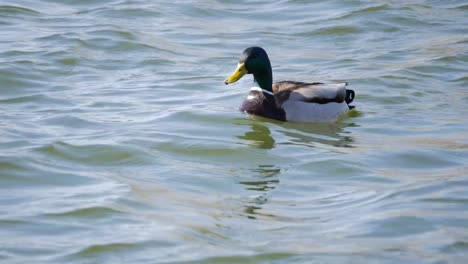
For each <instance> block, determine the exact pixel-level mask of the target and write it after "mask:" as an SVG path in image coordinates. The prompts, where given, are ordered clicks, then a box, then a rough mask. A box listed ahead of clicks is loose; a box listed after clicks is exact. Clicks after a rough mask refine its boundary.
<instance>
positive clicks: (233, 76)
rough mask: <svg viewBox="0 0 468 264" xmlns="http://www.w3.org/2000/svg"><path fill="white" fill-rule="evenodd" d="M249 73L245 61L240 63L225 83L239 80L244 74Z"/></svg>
mask: <svg viewBox="0 0 468 264" xmlns="http://www.w3.org/2000/svg"><path fill="white" fill-rule="evenodd" d="M246 73H247V69H246V68H245V64H244V63H239V64H237V68H236V70H235V71H234V72H233V73H232V74H231V75H229V77H227V79H226V80H225V81H224V83H225V84H230V83H233V82H237V81H238V80H239V79H240V78H242V76H244V75H245V74H246Z"/></svg>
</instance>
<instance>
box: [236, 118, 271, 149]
mask: <svg viewBox="0 0 468 264" xmlns="http://www.w3.org/2000/svg"><path fill="white" fill-rule="evenodd" d="M250 127H251V128H252V130H251V131H247V132H245V134H244V135H242V136H237V137H238V138H240V139H244V140H248V141H250V142H252V145H253V146H255V147H257V148H260V149H272V148H274V147H275V140H274V139H273V137H272V136H271V132H270V129H269V128H268V127H266V126H264V125H262V124H261V123H259V122H252V123H250Z"/></svg>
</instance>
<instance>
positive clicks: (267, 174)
mask: <svg viewBox="0 0 468 264" xmlns="http://www.w3.org/2000/svg"><path fill="white" fill-rule="evenodd" d="M236 123H237V124H238V125H241V126H249V127H250V129H249V130H247V131H246V132H245V133H244V134H243V135H239V136H236V137H237V138H239V139H241V140H245V141H248V142H249V146H252V147H255V148H257V149H263V150H270V149H273V148H275V147H278V146H280V145H302V146H308V147H310V146H311V147H316V146H317V143H318V144H326V145H330V146H334V147H346V148H349V147H352V143H353V138H352V137H351V136H349V135H346V133H347V132H346V131H344V129H345V128H346V127H353V126H355V125H354V124H353V123H346V122H338V123H319V124H303V123H301V124H296V123H281V122H277V121H269V120H265V119H263V118H258V117H255V118H253V119H247V120H246V119H242V120H237V122H236ZM269 127H271V128H274V129H275V132H277V133H279V134H276V135H277V137H278V138H281V140H282V142H277V141H276V140H275V138H274V137H273V135H272V133H271V131H270V128H269ZM283 165H284V164H278V165H273V164H261V165H257V166H256V167H254V168H250V169H248V173H246V178H244V179H243V180H240V181H239V184H241V185H243V186H244V188H245V189H246V190H248V191H251V192H253V193H254V194H253V195H250V196H249V197H246V198H245V200H244V201H243V212H242V214H243V215H245V216H246V217H247V218H249V219H265V218H269V219H273V218H274V219H278V218H284V217H285V216H278V215H273V214H269V213H267V212H265V211H264V210H262V207H263V205H264V204H266V203H268V201H269V196H270V195H269V193H270V191H271V190H273V189H275V188H277V187H278V185H279V184H280V177H279V176H280V175H281V172H282V171H283V170H284V168H282V167H281V166H283ZM286 166H287V165H286Z"/></svg>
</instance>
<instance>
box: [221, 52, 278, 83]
mask: <svg viewBox="0 0 468 264" xmlns="http://www.w3.org/2000/svg"><path fill="white" fill-rule="evenodd" d="M245 74H253V75H254V79H255V81H256V82H257V83H258V84H259V85H260V87H261V88H263V89H266V90H271V84H272V81H273V78H272V73H271V64H270V59H269V58H268V55H267V53H266V51H265V50H264V49H262V48H260V47H250V48H247V49H246V50H244V52H242V55H241V57H240V59H239V63H238V64H237V68H236V70H235V71H234V72H233V73H232V74H231V75H230V76H229V77H228V78H227V79H226V80H225V81H224V83H225V84H230V83H233V82H236V81H238V80H239V79H240V78H242V76H244V75H245Z"/></svg>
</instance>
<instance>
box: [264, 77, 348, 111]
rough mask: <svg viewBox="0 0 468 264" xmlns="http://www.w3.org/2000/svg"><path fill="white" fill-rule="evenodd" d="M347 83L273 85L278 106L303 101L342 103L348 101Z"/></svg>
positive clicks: (288, 82)
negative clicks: (288, 102)
mask: <svg viewBox="0 0 468 264" xmlns="http://www.w3.org/2000/svg"><path fill="white" fill-rule="evenodd" d="M346 86H347V83H337V84H323V83H302V82H291V81H283V82H277V83H275V84H273V87H272V88H273V93H274V94H275V97H276V100H277V104H278V105H280V106H281V105H282V104H283V103H284V102H286V101H302V102H308V103H318V104H326V103H332V102H334V103H342V102H344V101H345V99H346Z"/></svg>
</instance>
